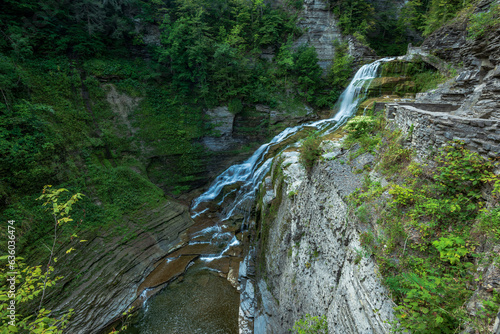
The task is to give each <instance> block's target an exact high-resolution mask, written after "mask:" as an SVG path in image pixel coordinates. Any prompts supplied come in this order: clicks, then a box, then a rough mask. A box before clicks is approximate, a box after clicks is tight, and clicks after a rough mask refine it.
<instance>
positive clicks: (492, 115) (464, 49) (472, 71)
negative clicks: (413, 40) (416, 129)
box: [417, 0, 500, 120]
mask: <svg viewBox="0 0 500 334" xmlns="http://www.w3.org/2000/svg"><path fill="white" fill-rule="evenodd" d="M491 3H492V1H491V0H483V1H481V2H480V3H479V4H478V6H477V8H476V10H475V12H476V13H477V12H484V11H486V10H487V9H488V8H489V6H490V4H491ZM467 36H468V32H467V22H466V21H464V20H457V21H454V22H452V23H450V24H448V25H446V26H444V27H443V28H441V29H439V30H437V31H436V32H435V33H433V34H432V35H431V36H429V37H428V38H427V39H426V41H425V42H424V43H423V45H422V47H421V50H422V52H426V53H428V54H432V55H434V56H438V57H439V58H441V59H444V60H446V61H449V62H451V63H454V64H455V66H460V67H462V66H463V68H462V71H461V72H460V73H459V74H458V75H457V76H456V77H455V78H453V79H451V80H450V81H448V82H446V83H445V84H443V85H441V86H440V87H438V88H437V89H435V90H433V91H430V92H427V93H425V94H420V95H419V96H418V97H417V101H418V102H433V103H454V104H458V105H461V107H460V108H459V109H458V110H457V111H456V112H454V114H456V115H459V116H464V117H471V118H485V119H497V120H499V119H500V27H497V28H494V29H491V30H488V31H486V32H485V34H484V35H483V36H481V37H478V38H475V39H468V38H467Z"/></svg>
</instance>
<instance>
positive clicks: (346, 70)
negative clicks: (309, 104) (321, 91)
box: [326, 41, 354, 101]
mask: <svg viewBox="0 0 500 334" xmlns="http://www.w3.org/2000/svg"><path fill="white" fill-rule="evenodd" d="M348 48H349V45H348V43H347V42H343V43H340V42H338V41H336V44H335V55H334V56H333V61H332V66H331V67H330V68H329V69H328V72H327V77H326V80H327V82H328V84H329V86H330V89H331V91H330V97H331V99H332V101H336V100H337V99H338V98H339V96H340V94H341V93H342V91H343V90H344V88H345V87H346V85H347V82H348V79H349V77H350V76H351V74H352V63H353V61H354V58H353V57H352V56H351V55H350V54H349V52H348Z"/></svg>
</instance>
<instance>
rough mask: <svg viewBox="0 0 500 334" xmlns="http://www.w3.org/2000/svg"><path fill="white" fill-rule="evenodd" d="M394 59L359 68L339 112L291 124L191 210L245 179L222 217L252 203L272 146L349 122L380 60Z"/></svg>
mask: <svg viewBox="0 0 500 334" xmlns="http://www.w3.org/2000/svg"><path fill="white" fill-rule="evenodd" d="M390 60H392V58H384V59H380V60H377V61H375V62H373V63H371V64H368V65H364V66H363V67H361V68H360V69H359V70H358V72H356V75H355V76H354V78H353V79H352V80H351V82H350V84H349V86H347V88H346V89H345V90H344V92H343V93H342V95H340V98H339V103H338V105H337V109H338V112H337V113H336V114H335V116H334V117H333V118H330V119H324V120H320V121H316V122H313V123H309V124H302V125H298V126H295V127H291V128H287V129H285V130H283V131H282V132H281V133H280V134H278V135H277V136H275V137H274V138H273V139H272V140H271V141H270V142H269V143H267V144H264V145H262V146H261V147H259V149H258V150H257V151H255V153H254V154H253V155H252V156H251V157H250V158H248V159H247V160H246V161H245V162H243V163H242V164H239V165H233V166H231V167H229V168H228V169H226V170H225V171H224V172H223V173H222V174H220V175H219V176H218V177H217V178H216V179H215V180H214V182H213V183H212V185H211V186H210V188H209V189H208V190H207V191H206V192H204V193H203V194H201V195H200V196H199V197H198V198H196V199H195V200H194V201H193V205H192V207H191V212H192V213H193V216H192V217H196V216H198V215H199V214H201V212H197V211H196V209H197V208H198V206H199V205H200V204H201V203H203V202H209V201H212V200H214V199H215V198H217V197H218V196H219V195H220V193H221V191H222V190H223V189H224V187H226V186H229V185H233V184H236V183H242V186H241V187H240V189H239V190H238V193H237V195H236V199H235V200H234V201H233V203H232V204H231V205H230V206H229V207H226V208H225V209H224V212H223V215H222V217H221V220H223V221H224V220H226V219H228V218H229V217H231V216H232V215H233V213H234V212H235V211H237V210H238V209H239V210H241V209H244V208H246V207H248V203H252V202H253V200H254V194H255V192H256V190H257V187H258V186H259V184H260V182H261V181H262V179H263V177H264V176H265V175H266V174H267V172H268V171H269V168H270V166H271V163H272V159H273V157H269V158H268V159H265V158H266V155H267V153H268V152H269V150H270V148H271V147H273V146H277V145H279V144H281V143H283V142H284V141H286V140H287V139H288V138H290V137H291V136H293V135H294V134H296V133H297V132H299V131H300V130H302V129H304V128H306V127H308V128H315V129H317V130H320V131H321V130H326V131H325V132H326V133H329V132H332V131H334V130H335V129H337V128H339V127H340V126H342V125H343V124H345V122H346V121H347V120H348V119H349V118H351V117H352V116H353V114H354V112H355V110H356V108H357V106H358V104H359V102H360V100H361V99H362V98H363V94H364V92H365V91H366V90H367V88H368V86H369V83H370V81H371V80H372V79H374V78H375V77H376V76H377V70H378V68H379V66H380V64H381V63H383V62H386V61H390Z"/></svg>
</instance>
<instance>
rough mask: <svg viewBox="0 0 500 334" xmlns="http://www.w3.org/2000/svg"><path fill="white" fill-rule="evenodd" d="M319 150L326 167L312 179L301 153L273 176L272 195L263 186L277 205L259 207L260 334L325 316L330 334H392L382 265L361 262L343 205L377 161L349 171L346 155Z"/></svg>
mask: <svg viewBox="0 0 500 334" xmlns="http://www.w3.org/2000/svg"><path fill="white" fill-rule="evenodd" d="M322 147H323V148H324V149H325V150H327V152H326V153H325V154H324V160H325V161H323V162H321V163H318V164H317V165H316V166H315V167H314V169H313V171H312V174H311V175H310V177H309V178H308V177H307V176H306V172H305V170H304V169H303V167H302V166H301V165H300V164H299V162H298V159H296V153H295V152H285V153H283V154H282V157H281V158H282V159H281V161H282V162H281V163H280V164H278V165H275V166H274V168H273V178H274V179H275V180H277V181H276V182H275V184H274V187H272V186H271V187H269V185H270V184H271V183H270V182H264V183H263V185H264V186H265V185H266V184H267V185H268V186H267V188H266V189H264V190H263V191H265V193H266V196H267V195H268V193H269V192H273V193H274V197H275V198H274V199H273V200H271V201H269V202H268V204H266V203H265V202H264V201H263V202H262V203H261V204H260V207H258V210H259V212H260V216H261V220H260V224H261V225H262V227H261V231H262V232H261V233H262V234H263V235H262V236H261V238H262V240H263V244H262V245H261V250H260V255H259V260H258V261H259V265H258V268H260V271H258V276H257V283H256V284H255V288H256V291H257V300H258V303H257V305H258V307H257V310H256V313H255V321H254V330H255V333H256V334H260V333H286V332H288V330H289V329H291V328H292V327H293V324H294V322H295V321H296V320H298V319H299V318H302V317H304V316H305V314H311V315H314V316H321V315H325V316H326V317H327V321H328V327H329V333H342V334H345V333H388V332H389V329H390V325H389V324H388V323H387V321H391V320H392V319H393V315H392V314H393V313H392V312H393V311H392V306H393V304H392V301H391V300H390V298H389V297H388V296H387V293H386V290H385V288H384V287H383V286H382V285H381V282H380V280H379V277H378V275H377V265H376V264H375V263H374V261H373V260H372V259H371V258H367V257H364V256H363V255H362V254H363V250H362V247H361V246H360V242H359V229H360V226H359V225H358V224H357V223H356V221H355V220H352V219H350V218H348V210H347V204H346V202H345V200H346V197H347V196H348V195H349V194H350V193H352V192H353V191H354V190H355V189H356V188H357V187H360V186H361V182H362V178H361V177H360V176H359V175H358V174H356V173H354V171H355V170H357V169H362V168H363V166H365V165H366V164H371V163H372V162H373V160H374V157H373V156H372V155H370V154H363V155H361V156H359V157H358V158H356V159H355V160H354V161H353V163H352V165H348V164H344V163H343V161H342V160H343V159H344V160H347V155H348V154H349V152H345V151H342V149H341V148H339V147H338V146H337V145H336V144H335V143H332V142H329V144H328V145H325V144H323V145H322ZM277 160H280V159H277ZM280 169H282V171H283V175H284V176H283V177H282V180H283V181H282V183H281V182H279V180H280V177H279V175H278V174H279V173H280V172H279V170H280ZM267 197H269V196H267ZM269 217H271V218H269Z"/></svg>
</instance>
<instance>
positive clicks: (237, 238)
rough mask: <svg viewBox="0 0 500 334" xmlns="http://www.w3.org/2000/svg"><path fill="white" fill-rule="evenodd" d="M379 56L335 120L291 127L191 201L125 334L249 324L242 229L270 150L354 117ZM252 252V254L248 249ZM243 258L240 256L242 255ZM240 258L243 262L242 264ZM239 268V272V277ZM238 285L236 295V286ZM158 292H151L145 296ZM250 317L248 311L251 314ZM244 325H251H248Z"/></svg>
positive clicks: (221, 329) (357, 79)
mask: <svg viewBox="0 0 500 334" xmlns="http://www.w3.org/2000/svg"><path fill="white" fill-rule="evenodd" d="M389 60H391V59H387V58H385V59H382V60H378V61H375V62H373V63H371V64H368V65H364V66H363V67H361V68H360V69H359V70H358V72H357V73H356V75H355V76H354V78H353V79H352V81H351V83H350V84H349V86H348V87H347V88H346V90H345V91H344V92H343V93H342V95H341V96H340V99H339V103H338V105H337V107H336V109H337V110H338V112H337V113H336V114H335V116H334V117H333V118H330V119H325V120H320V121H316V122H312V123H309V124H301V125H298V126H295V127H290V128H287V129H285V130H284V131H282V132H281V133H280V134H278V135H277V136H275V137H274V138H273V139H272V140H271V141H270V142H269V143H266V144H264V145H262V146H261V147H260V148H259V149H258V150H257V151H255V153H254V154H253V155H252V156H251V157H250V158H248V159H247V160H246V161H244V162H243V163H241V164H237V165H233V166H231V167H229V168H228V169H227V170H225V171H224V172H223V173H222V174H220V175H219V176H218V177H217V178H216V179H215V180H214V181H213V182H212V184H211V185H210V187H209V188H208V190H207V191H205V192H204V193H203V194H201V195H200V196H199V197H197V198H196V199H194V200H193V203H192V206H191V217H192V219H193V220H194V221H195V224H194V225H193V226H192V227H191V228H189V230H188V231H187V233H186V234H185V235H184V237H183V241H182V242H181V243H180V244H179V245H178V246H177V247H176V249H175V250H174V251H172V252H171V253H169V254H168V255H167V256H166V257H165V258H163V259H162V260H160V261H159V262H158V263H157V264H156V265H155V269H154V270H153V271H152V272H151V273H150V274H149V275H148V277H147V278H146V279H145V280H144V281H143V282H142V283H141V285H140V286H139V288H138V290H137V296H138V298H137V299H136V301H135V302H134V305H133V306H135V307H141V306H143V308H142V310H141V311H140V312H139V313H138V314H137V315H136V318H135V320H134V323H133V324H132V325H131V326H130V327H129V329H128V330H127V331H126V332H125V333H146V334H148V333H151V334H156V333H237V332H238V331H240V332H241V330H242V328H245V330H244V332H248V331H249V330H251V327H252V324H251V321H250V323H249V320H248V319H247V318H248V315H245V314H242V313H244V312H242V311H241V309H240V311H239V314H238V309H239V306H240V299H241V301H243V298H245V299H247V300H248V298H252V297H251V296H250V297H249V296H248V294H247V293H246V290H245V288H246V287H247V286H250V285H251V284H247V282H246V280H247V275H246V273H247V272H248V269H249V268H248V263H249V260H248V258H249V256H248V255H247V254H249V251H248V242H246V241H248V228H249V225H251V217H250V215H251V209H252V207H253V205H254V201H255V195H256V192H257V189H258V187H259V185H260V184H261V182H262V180H263V178H264V176H265V175H266V174H267V173H268V172H269V169H270V167H271V164H272V161H273V158H274V156H275V155H276V153H278V152H280V151H282V150H284V149H285V148H286V147H288V146H289V145H290V144H292V143H294V142H296V141H297V139H299V138H301V136H304V134H303V132H304V131H305V130H310V129H314V130H315V131H320V132H322V133H324V134H328V133H331V132H333V131H335V130H336V129H338V128H339V127H340V126H342V125H343V124H345V122H346V121H347V120H348V119H349V118H350V117H352V116H353V114H354V113H355V112H356V110H357V106H358V104H359V103H360V101H361V100H362V99H363V97H364V93H365V91H366V89H367V88H368V86H369V83H370V81H371V79H373V78H375V77H376V76H377V70H378V67H379V65H380V64H381V63H383V62H386V61H389ZM250 253H252V252H250ZM244 256H246V257H247V258H246V259H245V261H243V262H242V260H243V257H244ZM240 264H241V265H240ZM240 270H241V271H242V272H244V273H245V274H244V275H243V276H245V277H242V275H241V273H240ZM240 289H241V290H242V291H241V292H242V293H241V295H240V293H238V291H240ZM159 290H162V291H161V292H160V293H159V294H158V295H156V296H155V297H154V298H151V299H150V300H148V298H149V297H150V296H152V295H154V294H156V293H157V292H158V291H159ZM250 318H251V315H250ZM249 328H250V329H249Z"/></svg>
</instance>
